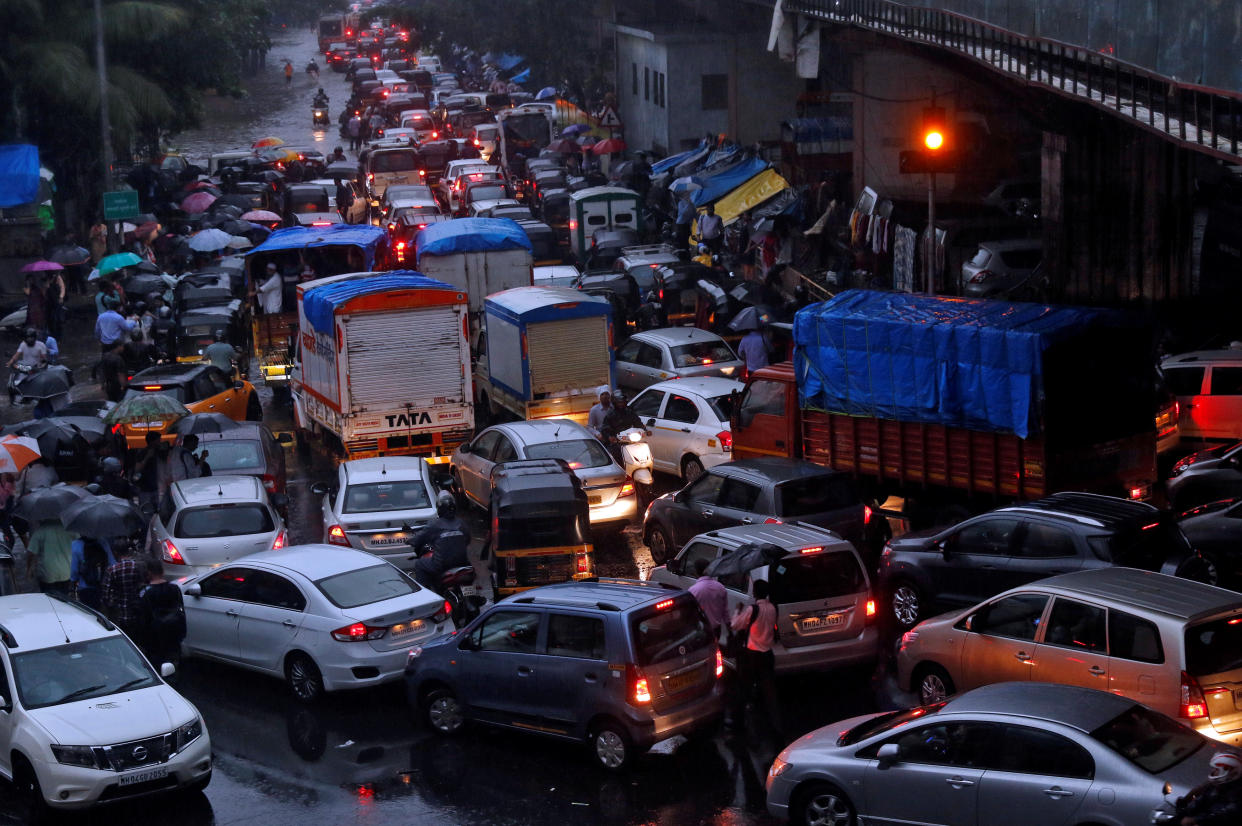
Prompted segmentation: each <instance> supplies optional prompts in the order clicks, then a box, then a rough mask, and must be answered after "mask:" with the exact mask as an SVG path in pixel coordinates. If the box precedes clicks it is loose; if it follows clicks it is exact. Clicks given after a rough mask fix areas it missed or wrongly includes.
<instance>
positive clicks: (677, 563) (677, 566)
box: [664, 559, 681, 574]
mask: <svg viewBox="0 0 1242 826" xmlns="http://www.w3.org/2000/svg"><path fill="white" fill-rule="evenodd" d="M664 569H665V570H666V571H668V572H669V573H670V574H680V573H681V560H680V559H670V560H669V561H668V562H665V563H664Z"/></svg>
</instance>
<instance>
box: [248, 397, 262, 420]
mask: <svg viewBox="0 0 1242 826" xmlns="http://www.w3.org/2000/svg"><path fill="white" fill-rule="evenodd" d="M246 421H248V422H261V421H263V405H261V404H259V394H258V393H251V394H250V399H249V400H248V401H247V402H246Z"/></svg>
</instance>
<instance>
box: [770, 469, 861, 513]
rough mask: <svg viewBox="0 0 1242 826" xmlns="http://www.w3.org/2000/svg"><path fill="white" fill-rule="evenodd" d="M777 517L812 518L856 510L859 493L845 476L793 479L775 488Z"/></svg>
mask: <svg viewBox="0 0 1242 826" xmlns="http://www.w3.org/2000/svg"><path fill="white" fill-rule="evenodd" d="M776 492H777V514H778V515H780V516H811V515H813V514H817V513H827V512H829V511H835V510H840V509H841V508H849V507H857V505H858V503H859V499H858V492H857V491H856V490H855V489H854V483H853V482H851V481H850V480H849V478H847V477H845V476H812V477H809V478H807V479H795V480H794V481H792V482H786V483H785V484H783V485H779V486H778V487H777V488H776Z"/></svg>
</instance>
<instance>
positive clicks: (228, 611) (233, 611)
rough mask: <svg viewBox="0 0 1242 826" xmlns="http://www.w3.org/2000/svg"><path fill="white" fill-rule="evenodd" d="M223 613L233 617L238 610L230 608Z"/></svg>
mask: <svg viewBox="0 0 1242 826" xmlns="http://www.w3.org/2000/svg"><path fill="white" fill-rule="evenodd" d="M224 613H225V615H226V616H230V617H235V616H237V613H238V611H237V609H236V608H230V609H229V610H227V611H225V612H224Z"/></svg>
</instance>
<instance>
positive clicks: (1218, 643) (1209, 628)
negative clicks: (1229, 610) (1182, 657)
mask: <svg viewBox="0 0 1242 826" xmlns="http://www.w3.org/2000/svg"><path fill="white" fill-rule="evenodd" d="M1235 668H1242V617H1230V618H1228V619H1218V620H1211V621H1209V622H1202V623H1199V624H1198V625H1192V626H1190V627H1189V628H1187V629H1186V671H1187V673H1189V674H1190V676H1192V677H1205V676H1207V675H1210V674H1221V673H1223V672H1225V671H1233V670H1234V669H1235Z"/></svg>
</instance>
